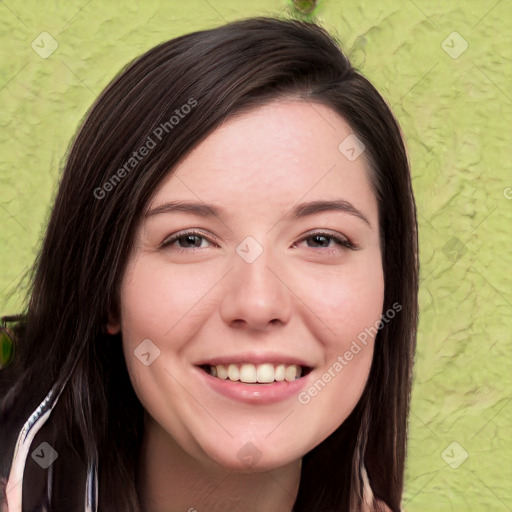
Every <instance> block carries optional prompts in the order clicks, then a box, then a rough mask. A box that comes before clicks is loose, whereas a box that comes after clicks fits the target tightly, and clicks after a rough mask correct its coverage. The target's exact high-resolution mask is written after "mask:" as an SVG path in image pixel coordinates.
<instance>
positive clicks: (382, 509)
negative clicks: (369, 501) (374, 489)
mask: <svg viewBox="0 0 512 512" xmlns="http://www.w3.org/2000/svg"><path fill="white" fill-rule="evenodd" d="M375 512H393V511H392V510H391V509H390V508H389V507H388V506H387V505H386V503H385V502H384V501H382V500H375Z"/></svg>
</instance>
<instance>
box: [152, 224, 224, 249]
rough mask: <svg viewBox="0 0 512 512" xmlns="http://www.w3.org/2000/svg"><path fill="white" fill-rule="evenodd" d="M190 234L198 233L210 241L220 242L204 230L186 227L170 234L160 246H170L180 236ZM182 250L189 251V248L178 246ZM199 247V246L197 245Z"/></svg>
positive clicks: (197, 234)
mask: <svg viewBox="0 0 512 512" xmlns="http://www.w3.org/2000/svg"><path fill="white" fill-rule="evenodd" d="M188 235H196V236H198V237H201V238H204V239H205V240H208V242H214V243H215V244H217V245H218V243H217V242H216V241H215V237H213V236H212V235H207V234H206V233H204V232H203V231H199V230H196V229H184V230H183V231H177V232H176V233H173V234H172V235H169V236H168V237H167V238H166V239H165V240H164V241H163V242H162V243H161V244H160V248H164V247H167V246H170V245H171V244H172V243H174V242H176V240H178V239H179V238H182V237H185V236H188ZM178 249H179V250H181V251H188V250H189V249H182V248H178ZM196 249H198V247H196Z"/></svg>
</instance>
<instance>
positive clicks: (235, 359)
mask: <svg viewBox="0 0 512 512" xmlns="http://www.w3.org/2000/svg"><path fill="white" fill-rule="evenodd" d="M244 363H246V364H254V365H258V364H263V363H272V364H286V365H291V364H296V365H297V366H302V367H303V368H312V366H313V365H312V364H310V363H307V362H306V361H304V360H303V359H300V358H298V357H295V356H290V355H287V354H276V353H255V352H245V353H240V354H232V355H227V356H218V357H212V358H208V359H202V360H201V361H199V362H198V363H196V366H205V365H209V366H217V365H219V364H222V365H228V364H244Z"/></svg>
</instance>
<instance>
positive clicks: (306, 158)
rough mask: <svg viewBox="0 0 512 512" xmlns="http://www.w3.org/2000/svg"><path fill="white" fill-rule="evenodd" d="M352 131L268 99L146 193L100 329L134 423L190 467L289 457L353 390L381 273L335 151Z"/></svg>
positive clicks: (357, 174)
mask: <svg viewBox="0 0 512 512" xmlns="http://www.w3.org/2000/svg"><path fill="white" fill-rule="evenodd" d="M351 133H352V130H351V128H350V126H349V125H348V124H347V123H346V122H345V121H344V120H343V119H342V118H340V117H339V116H338V115H337V114H336V113H335V112H334V111H333V110H331V109H330V108H328V107H326V106H323V105H320V104H312V103H306V102H304V101H301V100H280V101H274V102H271V103H269V104H267V105H265V106H263V107H259V108H257V109H254V110H252V111H250V112H249V113H244V114H241V115H238V116H235V117H232V118H230V120H229V121H228V122H226V123H225V124H224V125H222V126H221V127H220V128H219V129H217V130H216V131H215V132H214V133H212V134H211V135H210V136H209V137H208V138H206V139H205V140H204V141H203V142H202V143H201V144H200V145H198V146H197V147H196V149H195V150H194V151H193V152H192V153H191V154H190V155H189V156H188V157H187V158H186V159H184V160H183V161H182V162H181V164H180V165H179V166H177V167H176V169H175V170H173V172H172V173H169V176H168V178H167V179H166V181H165V182H164V183H163V184H162V186H161V187H160V188H159V189H158V190H157V191H156V193H155V195H154V196H153V198H152V200H151V202H150V205H149V208H148V214H147V215H146V216H145V218H144V219H143V221H142V223H141V225H140V228H139V230H138V232H137V237H136V242H135V244H134V247H133V250H132V254H131V259H130V262H129V266H128V268H127V271H126V274H125V276H124V279H123V282H122V287H121V315H120V321H119V323H116V322H110V324H109V329H110V331H111V332H116V331H117V330H121V332H122V338H123V347H124V353H125V358H126V362H127V366H128V371H129V374H130V378H131V381H132V384H133V386H134V389H135V392H136V393H137V395H138V397H139V399H140V401H141V403H142V404H143V406H144V408H145V410H146V411H147V413H148V418H149V422H148V425H147V427H146V428H157V429H160V431H164V432H166V433H167V434H168V435H169V439H170V440H172V442H174V443H176V444H177V445H178V446H179V447H180V448H181V449H183V450H184V451H185V452H186V453H187V454H188V455H190V456H191V457H193V458H194V459H197V460H198V461H201V462H203V463H205V464H208V463H212V462H214V463H217V464H220V465H222V466H223V467H226V468H230V469H233V470H240V471H246V470H251V471H258V470H268V469H272V468H276V467H280V466H283V465H285V464H288V463H292V462H293V461H296V460H299V459H300V458H301V457H302V456H303V455H304V454H306V453H307V452H308V451H310V450H311V449H312V448H314V447H315V446H316V445H318V444H319V443H320V442H321V441H323V440H324V439H325V438H326V437H327V436H329V435H330V434H331V433H332V432H333V431H334V430H336V428H338V427H339V426H340V425H341V424H342V423H343V421H344V420H345V419H346V418H347V416H348V415H349V414H350V412H351V411H352V410H353V409H354V407H355V405H356V404H357V401H358V400H359V398H360V396H361V394H362V391H363V389H364V386H365V384H366V381H367V378H368V373H369V370H370V365H371V361H372V356H373V346H374V339H373V338H372V335H371V334H370V335H368V332H369V331H368V328H370V327H372V326H374V325H375V324H376V323H377V324H378V322H379V319H380V316H381V313H382V307H383V294H384V278H383V271H382V264H381V251H380V246H379V230H378V205H377V200H376V198H375V196H374V193H373V191H372V187H371V185H370V180H369V169H368V166H367V164H366V162H365V154H364V152H363V153H362V154H361V155H360V156H359V157H358V158H355V159H354V158H353V157H354V154H357V151H350V147H349V149H348V150H347V149H346V144H347V142H345V143H344V144H345V145H343V144H342V149H343V148H345V151H344V152H342V150H340V149H339V146H340V144H341V143H342V142H343V141H344V140H345V139H346V138H347V137H348V136H349V135H350V134H351ZM349 141H350V139H349ZM349 146H350V144H349ZM352 146H353V144H352ZM355 150H357V147H356V148H355ZM345 155H348V156H350V157H351V158H348V157H347V156H345ZM326 201H329V202H335V204H337V208H334V207H333V204H334V203H333V204H331V205H329V204H327V203H325V204H324V203H321V202H326ZM315 202H318V203H317V204H316V206H315V204H314V203H315ZM189 203H197V204H199V207H197V206H196V207H192V206H187V205H188V204H189ZM310 203H311V204H310ZM322 204H324V207H321V205H322ZM206 205H208V207H207V206H206ZM304 205H306V206H304ZM307 205H309V206H307ZM364 332H366V338H365V336H361V334H362V333H364ZM373 332H375V330H373V331H371V333H373ZM358 336H359V338H358ZM363 338H365V339H364V342H363V341H361V340H362V339H363Z"/></svg>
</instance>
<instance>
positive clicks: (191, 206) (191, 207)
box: [145, 199, 372, 228]
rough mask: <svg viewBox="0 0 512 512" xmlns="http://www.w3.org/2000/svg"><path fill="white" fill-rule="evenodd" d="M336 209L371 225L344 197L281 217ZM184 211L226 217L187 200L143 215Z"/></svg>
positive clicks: (301, 207)
mask: <svg viewBox="0 0 512 512" xmlns="http://www.w3.org/2000/svg"><path fill="white" fill-rule="evenodd" d="M328 211H338V212H342V213H346V214H348V215H352V216H354V217H357V218H359V219H361V220H362V221H364V222H365V223H366V224H368V226H369V227H370V228H372V225H371V223H370V221H369V220H368V219H367V218H366V216H365V215H364V214H363V213H362V212H361V211H360V210H358V209H357V208H356V207H355V206H354V205H353V204H352V203H350V202H349V201H346V200H344V199H336V200H330V201H321V200H318V201H311V202H308V203H300V204H298V205H297V206H295V207H294V208H293V209H292V210H291V211H290V212H288V213H287V214H286V215H285V216H284V217H283V218H284V219H286V220H297V219H301V218H304V217H308V216H310V215H315V214H317V213H321V212H328ZM173 212H185V213H191V214H193V215H198V216H200V217H218V218H223V217H226V213H227V212H226V210H225V209H224V208H223V207H221V206H215V205H213V204H207V203H193V202H189V201H170V202H166V203H164V204H161V205H159V206H156V207H155V208H153V209H151V210H149V211H148V212H147V213H146V214H145V217H146V218H148V217H152V216H154V215H159V214H161V213H173Z"/></svg>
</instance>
